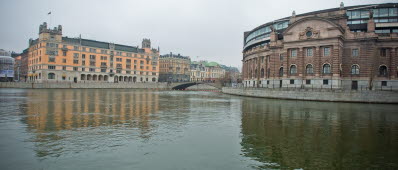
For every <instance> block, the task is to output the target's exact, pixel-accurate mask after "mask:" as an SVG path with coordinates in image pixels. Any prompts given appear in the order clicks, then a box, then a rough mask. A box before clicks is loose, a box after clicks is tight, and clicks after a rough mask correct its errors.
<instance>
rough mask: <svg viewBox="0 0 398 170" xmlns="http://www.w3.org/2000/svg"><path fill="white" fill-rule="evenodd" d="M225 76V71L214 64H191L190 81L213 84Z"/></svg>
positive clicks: (201, 62)
mask: <svg viewBox="0 0 398 170" xmlns="http://www.w3.org/2000/svg"><path fill="white" fill-rule="evenodd" d="M224 76H225V69H223V68H222V67H221V65H220V64H218V63H216V62H208V61H193V62H191V81H205V82H215V81H216V80H219V79H220V78H223V77H224Z"/></svg>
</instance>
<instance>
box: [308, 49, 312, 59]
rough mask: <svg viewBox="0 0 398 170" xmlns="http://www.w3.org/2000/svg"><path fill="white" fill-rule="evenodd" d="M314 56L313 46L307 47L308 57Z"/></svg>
mask: <svg viewBox="0 0 398 170" xmlns="http://www.w3.org/2000/svg"><path fill="white" fill-rule="evenodd" d="M310 56H312V48H307V57H310Z"/></svg>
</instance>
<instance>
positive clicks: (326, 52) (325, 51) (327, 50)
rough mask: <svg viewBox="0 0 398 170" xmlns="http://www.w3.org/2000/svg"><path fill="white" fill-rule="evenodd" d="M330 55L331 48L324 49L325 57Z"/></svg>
mask: <svg viewBox="0 0 398 170" xmlns="http://www.w3.org/2000/svg"><path fill="white" fill-rule="evenodd" d="M329 55H330V47H324V48H323V56H329Z"/></svg>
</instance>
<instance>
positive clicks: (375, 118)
mask: <svg viewBox="0 0 398 170" xmlns="http://www.w3.org/2000/svg"><path fill="white" fill-rule="evenodd" d="M396 109H397V107H396V106H394V105H368V104H348V103H345V104H344V103H321V102H303V101H285V100H258V99H249V98H246V99H245V100H243V103H242V114H243V115H242V135H243V137H242V138H243V139H242V143H241V144H242V148H243V149H242V150H243V152H244V155H245V156H248V157H252V158H254V159H256V160H258V161H261V162H263V163H264V165H263V166H261V168H282V169H293V168H303V169H388V168H390V169H397V168H398V114H397V112H396V111H397V110H396Z"/></svg>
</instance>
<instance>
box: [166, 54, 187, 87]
mask: <svg viewBox="0 0 398 170" xmlns="http://www.w3.org/2000/svg"><path fill="white" fill-rule="evenodd" d="M190 63H191V59H190V58H189V57H187V56H182V55H180V54H177V55H175V54H173V53H170V54H165V55H161V56H160V57H159V64H160V65H159V66H160V70H159V82H187V81H190V68H189V67H190Z"/></svg>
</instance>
